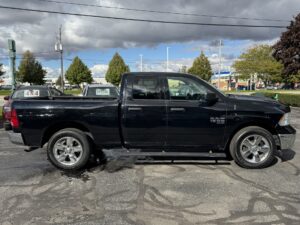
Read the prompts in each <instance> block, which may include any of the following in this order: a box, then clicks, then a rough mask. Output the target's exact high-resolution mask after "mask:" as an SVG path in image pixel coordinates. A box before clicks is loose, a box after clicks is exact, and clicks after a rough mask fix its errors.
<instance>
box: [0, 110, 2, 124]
mask: <svg viewBox="0 0 300 225" xmlns="http://www.w3.org/2000/svg"><path fill="white" fill-rule="evenodd" d="M1 121H2V107H1V106H0V123H1Z"/></svg>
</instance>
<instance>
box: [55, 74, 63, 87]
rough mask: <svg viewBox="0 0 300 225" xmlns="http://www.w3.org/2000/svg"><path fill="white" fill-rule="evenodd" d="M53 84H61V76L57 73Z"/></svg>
mask: <svg viewBox="0 0 300 225" xmlns="http://www.w3.org/2000/svg"><path fill="white" fill-rule="evenodd" d="M55 84H56V85H57V86H61V76H60V75H59V77H58V78H57V80H56V82H55ZM64 84H65V82H64Z"/></svg>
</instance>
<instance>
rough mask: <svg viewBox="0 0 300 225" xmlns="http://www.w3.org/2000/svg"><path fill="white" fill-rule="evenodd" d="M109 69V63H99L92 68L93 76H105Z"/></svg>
mask: <svg viewBox="0 0 300 225" xmlns="http://www.w3.org/2000/svg"><path fill="white" fill-rule="evenodd" d="M107 69H108V65H105V64H97V65H94V66H93V67H91V68H90V70H91V71H92V75H93V77H105V73H106V71H107Z"/></svg>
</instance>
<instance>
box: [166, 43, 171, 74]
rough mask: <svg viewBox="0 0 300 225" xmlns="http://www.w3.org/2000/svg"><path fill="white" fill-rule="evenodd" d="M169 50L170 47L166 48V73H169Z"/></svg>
mask: <svg viewBox="0 0 300 225" xmlns="http://www.w3.org/2000/svg"><path fill="white" fill-rule="evenodd" d="M169 48H170V47H167V69H166V72H168V71H169Z"/></svg>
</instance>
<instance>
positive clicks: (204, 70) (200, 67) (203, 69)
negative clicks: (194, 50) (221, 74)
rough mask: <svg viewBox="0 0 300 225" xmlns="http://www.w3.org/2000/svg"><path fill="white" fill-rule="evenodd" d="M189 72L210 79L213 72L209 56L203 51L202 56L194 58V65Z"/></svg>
mask: <svg viewBox="0 0 300 225" xmlns="http://www.w3.org/2000/svg"><path fill="white" fill-rule="evenodd" d="M188 73H190V74H194V75H196V76H198V77H200V78H202V79H203V80H206V81H209V80H210V78H211V76H212V74H213V72H212V69H211V66H210V63H209V61H208V58H207V57H206V56H205V55H204V53H203V52H202V51H201V54H200V56H199V57H197V58H196V59H195V60H194V62H193V65H192V67H191V68H189V70H188Z"/></svg>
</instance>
